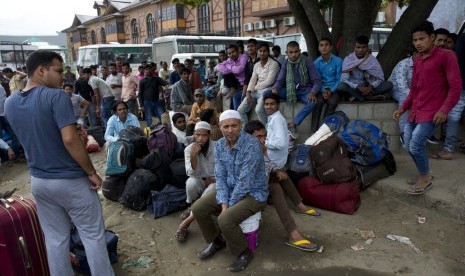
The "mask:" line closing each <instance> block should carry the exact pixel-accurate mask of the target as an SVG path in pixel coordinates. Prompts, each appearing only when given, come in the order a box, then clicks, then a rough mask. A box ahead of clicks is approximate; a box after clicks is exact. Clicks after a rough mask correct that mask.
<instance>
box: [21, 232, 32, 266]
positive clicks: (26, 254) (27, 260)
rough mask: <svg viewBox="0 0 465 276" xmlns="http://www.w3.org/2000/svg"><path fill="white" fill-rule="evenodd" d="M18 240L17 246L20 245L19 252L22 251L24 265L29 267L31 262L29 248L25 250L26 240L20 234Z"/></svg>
mask: <svg viewBox="0 0 465 276" xmlns="http://www.w3.org/2000/svg"><path fill="white" fill-rule="evenodd" d="M18 241H19V246H20V247H21V252H22V253H23V254H22V255H23V261H24V265H25V266H26V268H31V266H32V264H31V257H30V255H29V250H27V244H26V240H25V239H24V238H23V237H22V236H20V237H19V238H18Z"/></svg>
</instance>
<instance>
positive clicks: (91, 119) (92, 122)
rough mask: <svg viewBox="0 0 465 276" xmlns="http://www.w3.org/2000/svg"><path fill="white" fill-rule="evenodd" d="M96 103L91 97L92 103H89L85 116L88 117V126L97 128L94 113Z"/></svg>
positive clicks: (95, 114)
mask: <svg viewBox="0 0 465 276" xmlns="http://www.w3.org/2000/svg"><path fill="white" fill-rule="evenodd" d="M96 103H97V100H96V99H95V96H94V97H92V101H91V102H89V108H88V109H87V115H88V118H89V125H90V127H94V126H97V124H98V122H97V113H96V110H97V108H96V105H97V104H96Z"/></svg>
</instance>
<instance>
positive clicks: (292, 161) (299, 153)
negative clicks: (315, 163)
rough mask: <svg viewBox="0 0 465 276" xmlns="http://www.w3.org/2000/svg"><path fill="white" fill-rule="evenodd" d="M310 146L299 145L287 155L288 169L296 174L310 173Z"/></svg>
mask: <svg viewBox="0 0 465 276" xmlns="http://www.w3.org/2000/svg"><path fill="white" fill-rule="evenodd" d="M311 147H312V146H310V145H304V144H300V145H297V146H296V147H295V149H293V150H292V151H291V153H289V160H288V165H287V167H288V169H289V170H290V171H293V172H296V173H311V172H312V161H311V160H310V156H309V154H310V149H311Z"/></svg>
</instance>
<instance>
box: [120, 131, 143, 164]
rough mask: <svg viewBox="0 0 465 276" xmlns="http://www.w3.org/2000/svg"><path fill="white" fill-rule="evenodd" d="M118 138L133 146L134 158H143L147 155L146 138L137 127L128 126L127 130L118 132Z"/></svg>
mask: <svg viewBox="0 0 465 276" xmlns="http://www.w3.org/2000/svg"><path fill="white" fill-rule="evenodd" d="M119 137H120V138H121V139H126V140H128V141H130V142H131V143H132V145H133V146H134V156H135V157H136V158H143V157H144V156H146V155H147V154H149V148H148V146H147V136H146V135H145V133H144V131H142V130H141V129H140V128H139V127H136V126H128V127H127V128H125V129H123V130H121V131H120V133H119Z"/></svg>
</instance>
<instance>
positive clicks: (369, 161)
mask: <svg viewBox="0 0 465 276" xmlns="http://www.w3.org/2000/svg"><path fill="white" fill-rule="evenodd" d="M339 136H340V138H342V140H343V141H344V142H345V143H346V145H347V149H348V150H349V152H350V153H351V154H350V159H351V161H353V162H355V163H357V164H359V165H362V166H369V165H373V164H376V163H378V162H380V161H381V160H382V159H383V158H384V156H385V155H386V153H387V152H388V148H389V145H388V139H387V134H386V133H385V132H383V131H382V130H381V129H379V128H378V127H377V126H375V125H374V124H372V123H369V122H367V121H363V120H353V121H350V122H349V123H347V124H346V126H345V127H344V130H343V131H342V132H340V133H339Z"/></svg>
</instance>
